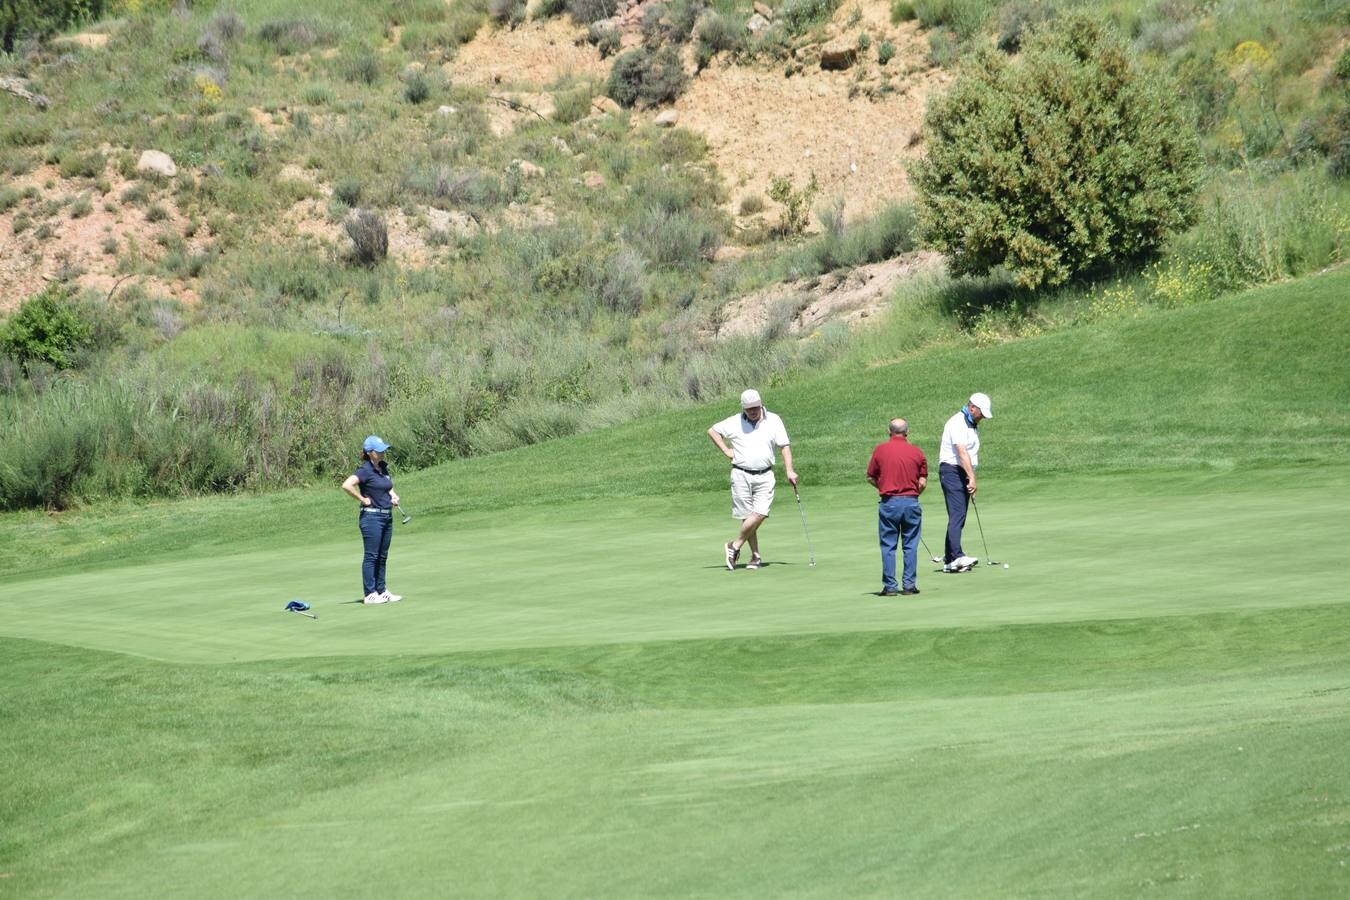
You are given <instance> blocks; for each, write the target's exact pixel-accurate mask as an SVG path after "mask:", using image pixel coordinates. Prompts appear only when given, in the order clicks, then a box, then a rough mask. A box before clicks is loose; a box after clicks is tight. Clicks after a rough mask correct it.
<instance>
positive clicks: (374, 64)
mask: <svg viewBox="0 0 1350 900" xmlns="http://www.w3.org/2000/svg"><path fill="white" fill-rule="evenodd" d="M342 77H343V78H344V79H346V80H347V81H350V82H359V83H361V84H365V85H373V84H375V83H376V82H377V81H379V80H380V58H379V57H378V56H376V55H375V54H374V53H371V52H370V51H369V50H365V49H363V50H361V51H360V52H358V53H356V54H355V55H353V56H349V57H347V58H346V59H345V60H343V64H342Z"/></svg>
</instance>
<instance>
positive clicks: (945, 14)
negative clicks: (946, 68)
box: [914, 0, 998, 40]
mask: <svg viewBox="0 0 1350 900" xmlns="http://www.w3.org/2000/svg"><path fill="white" fill-rule="evenodd" d="M997 5H998V4H997V3H996V2H995V0H914V13H915V15H916V16H917V17H918V19H919V22H920V23H922V24H923V26H924V27H925V28H937V27H939V26H942V27H945V28H950V29H951V30H952V31H954V32H956V35H957V37H959V38H961V39H962V40H965V39H966V38H969V37H971V36H973V35H975V34H976V33H978V32H979V31H981V30H983V28H984V23H985V21H986V20H988V18H989V13H990V12H991V11H992V10H993V8H994V7H995V6H997Z"/></svg>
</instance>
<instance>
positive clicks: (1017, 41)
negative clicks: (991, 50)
mask: <svg viewBox="0 0 1350 900" xmlns="http://www.w3.org/2000/svg"><path fill="white" fill-rule="evenodd" d="M1054 15H1055V8H1054V7H1053V6H1051V5H1050V4H1048V3H1045V2H1037V0H1017V2H1015V3H1010V4H1008V5H1007V6H1005V7H1003V9H1002V10H1000V11H999V19H998V49H1000V50H1002V51H1003V52H1004V53H1016V52H1018V51H1019V50H1021V49H1022V41H1023V40H1024V39H1025V38H1026V36H1027V34H1028V32H1029V31H1030V29H1032V28H1034V27H1036V26H1037V25H1040V24H1042V23H1044V22H1046V21H1048V20H1050V19H1051V18H1053V17H1054Z"/></svg>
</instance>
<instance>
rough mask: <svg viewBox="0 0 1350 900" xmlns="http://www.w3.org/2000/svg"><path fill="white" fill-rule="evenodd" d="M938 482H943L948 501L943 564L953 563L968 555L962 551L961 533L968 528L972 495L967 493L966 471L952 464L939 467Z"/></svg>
mask: <svg viewBox="0 0 1350 900" xmlns="http://www.w3.org/2000/svg"><path fill="white" fill-rule="evenodd" d="M938 480H939V481H940V482H942V499H943V500H946V501H947V546H946V548H945V550H946V552H945V553H944V554H943V557H942V559H943V562H951V561H952V560H954V559H956V558H957V557H959V556H965V555H966V553H965V551H964V550H962V549H961V531H962V529H964V528H965V527H966V510H967V508H969V506H970V494H968V493H966V483H967V482H968V481H969V480H970V479H969V478H967V477H966V470H965V469H963V468H961V467H960V466H954V465H952V464H951V463H942V464H941V465H940V466H938Z"/></svg>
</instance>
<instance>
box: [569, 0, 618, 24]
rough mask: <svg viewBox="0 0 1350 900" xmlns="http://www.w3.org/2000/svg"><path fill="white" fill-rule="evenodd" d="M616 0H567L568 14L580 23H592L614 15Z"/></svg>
mask: <svg viewBox="0 0 1350 900" xmlns="http://www.w3.org/2000/svg"><path fill="white" fill-rule="evenodd" d="M616 9H617V6H616V4H615V0H567V14H568V15H570V16H571V17H572V20H573V21H575V22H576V23H577V24H578V25H590V24H591V23H593V22H599V21H600V20H601V19H608V18H609V17H610V16H612V15H614V13H615V10H616Z"/></svg>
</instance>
